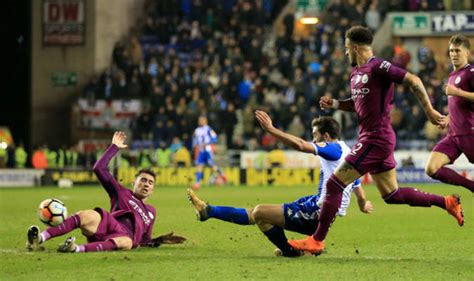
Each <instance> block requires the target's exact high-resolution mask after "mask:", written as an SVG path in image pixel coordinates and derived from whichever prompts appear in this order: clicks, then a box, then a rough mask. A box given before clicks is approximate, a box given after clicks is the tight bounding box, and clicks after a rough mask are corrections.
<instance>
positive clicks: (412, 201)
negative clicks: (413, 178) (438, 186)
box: [383, 187, 446, 209]
mask: <svg viewBox="0 0 474 281" xmlns="http://www.w3.org/2000/svg"><path fill="white" fill-rule="evenodd" d="M383 200H384V201H385V202H386V203H388V204H408V205H410V206H417V207H431V206H432V205H435V206H438V207H440V208H443V209H445V208H446V207H445V203H444V197H443V196H439V195H434V194H431V193H426V192H424V191H421V190H418V189H416V188H412V187H400V188H398V189H397V190H395V191H394V192H392V193H390V194H389V195H387V196H385V197H384V198H383Z"/></svg>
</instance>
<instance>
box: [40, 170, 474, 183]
mask: <svg viewBox="0 0 474 281" xmlns="http://www.w3.org/2000/svg"><path fill="white" fill-rule="evenodd" d="M138 170H139V168H134V167H130V168H119V169H117V170H115V173H114V174H115V176H116V178H117V179H118V180H119V182H120V183H121V184H123V185H124V186H130V185H131V184H132V182H133V180H134V178H135V175H136V173H137V172H138ZM153 170H154V171H155V172H156V175H157V177H156V185H157V186H178V185H191V184H192V183H193V182H194V173H195V168H193V167H189V168H187V167H179V168H178V167H168V168H154V169H153ZM222 170H223V172H224V173H225V175H226V177H227V185H248V186H260V185H268V186H274V185H275V186H281V185H288V186H290V185H318V184H319V180H320V170H319V169H307V168H299V169H287V168H271V169H253V168H248V169H242V168H238V167H225V168H222ZM458 172H460V173H461V174H462V175H464V176H466V177H468V178H470V179H474V169H463V170H458ZM210 176H211V169H210V168H207V169H204V179H203V182H204V183H207V182H208V181H209V178H210ZM397 178H398V181H399V183H436V182H437V181H435V180H433V179H431V178H430V177H428V176H427V175H426V174H425V172H424V170H423V169H421V168H400V169H397ZM60 179H69V180H71V181H72V182H73V184H79V185H90V184H99V182H98V180H97V178H96V176H95V174H94V173H93V172H92V170H61V169H47V170H46V171H45V173H44V175H43V177H42V180H41V183H42V184H43V185H52V184H58V182H59V180H60ZM362 183H365V184H368V183H372V178H371V177H370V175H365V176H364V177H363V178H362Z"/></svg>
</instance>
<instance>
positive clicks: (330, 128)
mask: <svg viewBox="0 0 474 281" xmlns="http://www.w3.org/2000/svg"><path fill="white" fill-rule="evenodd" d="M255 115H256V117H257V120H258V121H259V122H260V125H261V126H262V128H263V129H264V130H265V131H267V132H269V133H270V134H272V135H273V136H275V137H276V138H277V139H278V140H280V141H281V142H283V143H284V144H285V145H287V146H289V147H291V148H293V149H295V150H298V151H301V152H306V153H312V154H315V155H319V156H320V159H321V175H320V182H319V187H318V194H317V195H310V196H305V197H302V198H300V199H298V200H296V201H294V202H292V203H286V204H260V205H257V206H255V207H254V208H247V209H245V208H235V207H225V206H211V205H209V204H207V203H205V202H204V201H202V200H200V199H199V198H198V197H197V196H196V194H195V193H194V192H193V191H192V190H191V189H188V197H189V200H190V201H191V203H192V205H193V207H194V209H195V210H196V214H197V216H198V219H199V220H201V221H205V220H207V219H209V218H216V219H220V220H223V221H228V222H232V223H236V224H241V225H251V224H257V225H258V227H259V228H260V230H261V231H262V232H263V234H265V236H267V238H268V239H269V240H270V241H271V242H272V243H273V244H274V245H275V246H277V249H276V250H275V254H276V255H282V256H285V257H294V256H300V255H301V254H302V252H301V251H296V250H294V249H293V248H292V247H291V246H290V245H289V244H288V242H287V238H286V236H285V233H284V231H283V229H286V230H290V231H295V232H299V233H302V234H311V233H313V232H314V231H315V230H316V227H317V225H318V212H319V204H321V201H322V199H323V198H324V196H325V194H326V191H325V185H326V181H327V180H328V178H329V176H330V175H331V173H332V172H333V170H334V169H335V168H336V167H337V165H338V164H339V162H341V160H342V159H344V156H345V154H347V153H348V152H349V147H348V146H347V145H346V144H345V143H344V142H343V141H339V140H338V139H339V135H340V126H339V124H338V123H337V122H336V120H334V119H333V118H331V117H320V118H316V119H314V120H313V122H312V128H313V142H307V141H304V140H303V139H300V138H298V137H296V136H293V135H290V134H287V133H285V132H282V131H280V130H279V129H277V128H275V127H273V125H272V120H271V119H270V116H268V114H267V113H265V112H263V111H259V110H257V111H256V112H255ZM351 191H354V193H355V194H356V196H357V203H358V204H359V208H360V210H361V211H362V212H364V213H371V212H372V210H373V208H372V203H371V202H370V201H367V200H366V199H365V192H364V190H363V189H362V186H361V185H360V182H359V180H356V181H355V182H354V183H353V184H350V185H349V186H348V187H347V188H346V189H345V190H344V195H343V200H342V204H340V207H339V210H338V214H339V215H340V216H344V215H346V211H347V208H348V206H349V202H350V198H351Z"/></svg>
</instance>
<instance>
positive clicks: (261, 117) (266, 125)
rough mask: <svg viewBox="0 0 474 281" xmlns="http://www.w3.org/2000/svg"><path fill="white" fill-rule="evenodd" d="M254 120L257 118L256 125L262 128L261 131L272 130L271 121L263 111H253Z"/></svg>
mask: <svg viewBox="0 0 474 281" xmlns="http://www.w3.org/2000/svg"><path fill="white" fill-rule="evenodd" d="M255 118H257V120H258V123H260V126H262V129H264V130H265V131H268V130H270V129H271V128H273V123H272V119H271V118H270V116H269V115H268V114H267V113H266V112H265V111H262V110H255Z"/></svg>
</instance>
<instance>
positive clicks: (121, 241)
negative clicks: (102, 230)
mask: <svg viewBox="0 0 474 281" xmlns="http://www.w3.org/2000/svg"><path fill="white" fill-rule="evenodd" d="M112 240H114V242H115V245H116V247H117V250H125V251H127V250H131V249H132V247H133V242H132V239H130V238H128V237H117V238H113V239H112Z"/></svg>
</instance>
